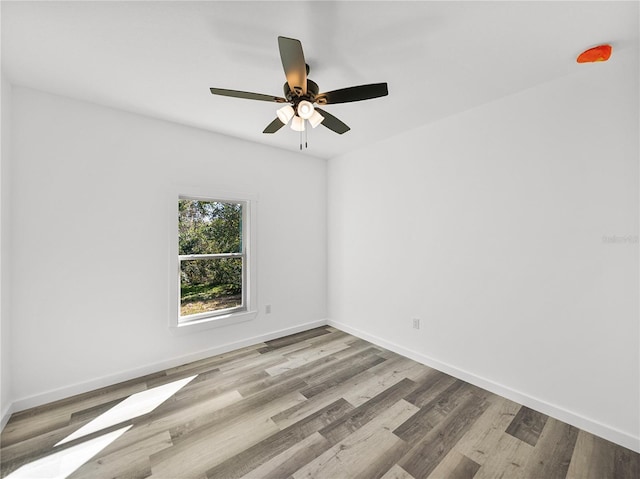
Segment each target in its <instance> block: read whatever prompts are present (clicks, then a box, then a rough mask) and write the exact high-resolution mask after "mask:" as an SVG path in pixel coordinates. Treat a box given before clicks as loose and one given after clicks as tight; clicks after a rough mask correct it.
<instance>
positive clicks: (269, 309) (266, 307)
mask: <svg viewBox="0 0 640 479" xmlns="http://www.w3.org/2000/svg"><path fill="white" fill-rule="evenodd" d="M264 312H265V313H266V314H271V305H270V304H267V305H266V306H265V307H264Z"/></svg>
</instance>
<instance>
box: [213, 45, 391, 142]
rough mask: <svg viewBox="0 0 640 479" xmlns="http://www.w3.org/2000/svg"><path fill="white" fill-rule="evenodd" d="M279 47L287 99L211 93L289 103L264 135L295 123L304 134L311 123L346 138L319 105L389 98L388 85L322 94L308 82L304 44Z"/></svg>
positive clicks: (341, 125) (220, 92) (232, 92)
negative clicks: (303, 50) (387, 96)
mask: <svg viewBox="0 0 640 479" xmlns="http://www.w3.org/2000/svg"><path fill="white" fill-rule="evenodd" d="M278 47H279V49H280V58H281V60H282V66H283V68H284V74H285V76H286V78H287V82H286V83H285V84H284V98H283V97H279V96H273V95H264V94H261V93H250V92H246V91H238V90H226V89H224V88H211V89H210V90H211V93H213V94H214V95H222V96H231V97H235V98H246V99H248V100H261V101H272V102H275V103H287V105H285V106H283V107H282V108H280V109H279V110H278V111H277V117H276V119H275V120H273V121H272V122H271V123H269V125H267V127H266V128H265V129H264V131H263V132H262V133H275V132H276V131H278V130H279V129H280V128H282V127H283V126H285V125H286V124H287V123H289V121H290V120H291V128H292V129H293V130H295V131H299V132H301V134H302V132H303V131H305V130H306V128H305V124H306V123H309V124H310V125H311V126H312V127H313V128H315V127H316V126H318V125H319V124H322V125H323V126H325V127H327V128H329V129H330V130H332V131H335V132H336V133H338V134H340V135H342V134H343V133H346V132H347V131H349V130H350V128H349V127H348V126H347V125H346V124H345V123H343V122H342V121H340V120H339V119H338V118H336V117H335V116H333V115H331V114H330V113H328V112H326V111H325V110H321V109H320V108H318V107H317V106H315V105H323V106H324V105H331V104H335V103H348V102H352V101H361V100H369V99H371V98H379V97H382V96H386V95H388V94H389V91H388V89H387V84H386V83H371V84H368V85H359V86H352V87H349V88H341V89H339V90H333V91H329V92H326V93H318V92H319V91H320V90H319V88H318V85H317V84H316V83H315V82H313V81H311V80H309V79H308V78H307V75H308V74H309V65H307V63H306V62H305V59H304V53H303V52H302V44H301V43H300V40H296V39H294V38H287V37H278ZM300 148H301V149H302V141H301V142H300Z"/></svg>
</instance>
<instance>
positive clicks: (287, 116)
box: [276, 105, 295, 125]
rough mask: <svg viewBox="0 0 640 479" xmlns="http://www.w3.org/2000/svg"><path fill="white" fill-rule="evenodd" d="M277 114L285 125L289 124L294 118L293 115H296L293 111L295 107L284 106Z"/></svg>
mask: <svg viewBox="0 0 640 479" xmlns="http://www.w3.org/2000/svg"><path fill="white" fill-rule="evenodd" d="M276 113H277V115H278V119H279V120H280V121H281V122H282V123H284V124H285V125H286V124H287V123H289V120H291V118H293V115H295V112H294V111H293V107H292V106H291V105H286V106H283V107H282V108H280V109H279V110H278V111H277V112H276Z"/></svg>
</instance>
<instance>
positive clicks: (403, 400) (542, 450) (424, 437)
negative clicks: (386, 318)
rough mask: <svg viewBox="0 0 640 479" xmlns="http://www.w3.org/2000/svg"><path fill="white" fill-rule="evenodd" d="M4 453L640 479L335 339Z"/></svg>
mask: <svg viewBox="0 0 640 479" xmlns="http://www.w3.org/2000/svg"><path fill="white" fill-rule="evenodd" d="M81 428H82V429H81ZM0 454H1V461H0V465H1V471H2V477H10V478H11V479H13V478H16V477H26V478H35V477H52V474H53V472H51V471H54V470H55V471H57V472H58V473H60V471H67V472H66V473H62V476H61V477H65V474H67V475H68V474H70V475H69V476H68V477H69V478H72V479H80V478H100V479H103V478H147V477H150V478H155V479H158V478H167V479H169V478H171V479H177V478H196V479H205V478H208V479H212V478H223V479H231V478H241V477H242V478H255V479H270V478H273V479H276V478H283V479H289V478H294V479H302V478H329V479H339V478H365V479H372V478H383V479H412V478H415V479H420V478H427V477H428V478H475V479H481V478H482V479H486V478H505V479H518V478H522V479H527V478H534V479H538V478H540V479H553V478H571V479H577V478H581V479H591V478H593V479H606V478H615V479H625V478H629V479H636V478H638V477H640V455H638V454H637V453H635V452H632V451H630V450H628V449H625V448H623V447H621V446H617V445H615V444H612V443H610V442H608V441H606V440H604V439H601V438H598V437H595V436H593V435H591V434H589V433H586V432H584V431H581V430H579V429H576V428H575V427H573V426H569V425H568V424H565V423H562V422H560V421H557V420H555V419H553V418H551V417H548V416H545V415H544V414H541V413H539V412H536V411H533V410H531V409H529V408H527V407H524V406H520V405H519V404H516V403H514V402H512V401H509V400H507V399H505V398H502V397H500V396H497V395H495V394H491V393H489V392H487V391H484V390H482V389H480V388H477V387H475V386H472V385H470V384H468V383H465V382H463V381H460V380H457V379H455V378H453V377H451V376H448V375H446V374H444V373H441V372H439V371H436V370H434V369H431V368H428V367H426V366H423V365H421V364H418V363H416V362H414V361H411V360H409V359H406V358H403V357H401V356H398V355H397V354H394V353H392V352H389V351H386V350H384V349H382V348H379V347H377V346H374V345H372V344H370V343H367V342H366V341H363V340H361V339H358V338H355V337H353V336H350V335H348V334H346V333H343V332H341V331H338V330H336V329H333V328H331V327H322V328H317V329H314V330H311V331H306V332H303V333H300V334H295V335H292V336H287V337H285V338H281V339H277V340H274V341H268V342H266V343H261V344H258V345H254V346H251V347H248V348H244V349H241V350H238V351H233V352H230V353H227V354H223V355H220V356H215V357H212V358H208V359H204V360H201V361H196V362H193V363H190V364H185V365H183V366H180V367H176V368H173V369H169V370H166V371H162V372H159V373H157V374H152V375H149V376H145V377H142V378H140V379H137V380H132V381H127V382H124V383H120V384H116V385H114V386H110V387H107V388H103V389H100V390H97V391H93V392H90V393H86V394H81V395H78V396H75V397H72V398H69V399H64V400H62V401H57V402H55V403H51V404H47V405H45V406H41V407H37V408H33V409H30V410H27V411H22V412H20V413H17V414H14V415H13V416H12V417H11V419H10V420H9V423H8V424H7V426H6V427H5V429H4V431H3V432H2V435H1V441H0ZM69 464H71V466H70V465H69ZM73 464H76V465H75V466H74V465H73ZM80 464H82V465H80ZM78 465H79V467H77V466H78ZM65 468H67V469H65ZM48 474H49V475H48Z"/></svg>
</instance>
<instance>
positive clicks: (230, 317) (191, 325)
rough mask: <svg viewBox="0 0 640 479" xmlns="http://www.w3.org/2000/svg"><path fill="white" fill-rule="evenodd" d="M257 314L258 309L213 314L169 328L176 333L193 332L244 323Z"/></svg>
mask: <svg viewBox="0 0 640 479" xmlns="http://www.w3.org/2000/svg"><path fill="white" fill-rule="evenodd" d="M256 316H258V311H240V312H237V313H229V314H225V315H223V316H214V317H212V318H203V319H197V320H194V321H188V322H184V323H178V324H172V325H171V327H170V329H171V331H172V332H174V333H176V334H182V333H195V332H198V331H204V330H206V329H213V328H221V327H223V326H229V325H231V324H237V323H244V322H245V321H251V320H253V319H255V318H256Z"/></svg>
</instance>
